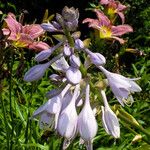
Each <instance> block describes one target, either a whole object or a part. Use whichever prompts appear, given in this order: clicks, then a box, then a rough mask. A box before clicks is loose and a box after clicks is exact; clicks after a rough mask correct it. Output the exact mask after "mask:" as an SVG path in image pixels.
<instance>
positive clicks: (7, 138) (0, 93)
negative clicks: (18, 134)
mask: <svg viewBox="0 0 150 150" xmlns="http://www.w3.org/2000/svg"><path fill="white" fill-rule="evenodd" d="M0 99H1V104H2V105H1V106H2V114H3V117H4V123H5V130H6V140H7V149H8V150H9V149H10V145H9V141H10V138H9V137H10V136H9V127H8V121H7V117H6V110H5V106H4V102H3V98H2V91H1V89H0Z"/></svg>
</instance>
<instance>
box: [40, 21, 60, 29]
mask: <svg viewBox="0 0 150 150" xmlns="http://www.w3.org/2000/svg"><path fill="white" fill-rule="evenodd" d="M41 27H42V28H43V29H44V30H46V31H49V32H63V31H62V28H61V26H60V25H59V24H58V23H57V22H55V21H53V22H52V23H42V24H41Z"/></svg>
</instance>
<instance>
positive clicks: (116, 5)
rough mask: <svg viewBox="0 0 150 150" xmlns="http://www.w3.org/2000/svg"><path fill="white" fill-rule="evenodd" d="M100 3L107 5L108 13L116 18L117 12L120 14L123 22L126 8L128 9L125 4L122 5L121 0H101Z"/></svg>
mask: <svg viewBox="0 0 150 150" xmlns="http://www.w3.org/2000/svg"><path fill="white" fill-rule="evenodd" d="M100 4H102V5H105V6H106V7H107V14H108V15H109V16H110V17H112V18H114V17H115V14H118V15H119V16H120V18H121V20H122V24H123V23H124V21H125V17H124V14H123V12H124V10H126V9H127V7H126V6H125V5H122V4H121V3H120V2H119V1H114V0H100Z"/></svg>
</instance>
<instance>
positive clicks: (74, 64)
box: [70, 55, 80, 68]
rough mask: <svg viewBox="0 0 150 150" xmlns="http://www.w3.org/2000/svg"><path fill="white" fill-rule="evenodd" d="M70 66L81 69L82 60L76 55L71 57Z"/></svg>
mask: <svg viewBox="0 0 150 150" xmlns="http://www.w3.org/2000/svg"><path fill="white" fill-rule="evenodd" d="M70 64H71V66H72V67H75V68H79V67H80V58H79V57H77V56H75V55H71V56H70Z"/></svg>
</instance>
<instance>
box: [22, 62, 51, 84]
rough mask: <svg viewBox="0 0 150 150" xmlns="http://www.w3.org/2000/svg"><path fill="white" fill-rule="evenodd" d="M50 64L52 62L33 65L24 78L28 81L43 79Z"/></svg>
mask: <svg viewBox="0 0 150 150" xmlns="http://www.w3.org/2000/svg"><path fill="white" fill-rule="evenodd" d="M49 66H50V62H48V63H46V64H39V65H35V66H33V67H32V68H30V70H28V71H27V72H26V74H25V76H24V80H25V81H27V82H32V81H36V80H39V79H41V78H42V77H43V75H44V73H45V71H46V69H47V68H48V67H49Z"/></svg>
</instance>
